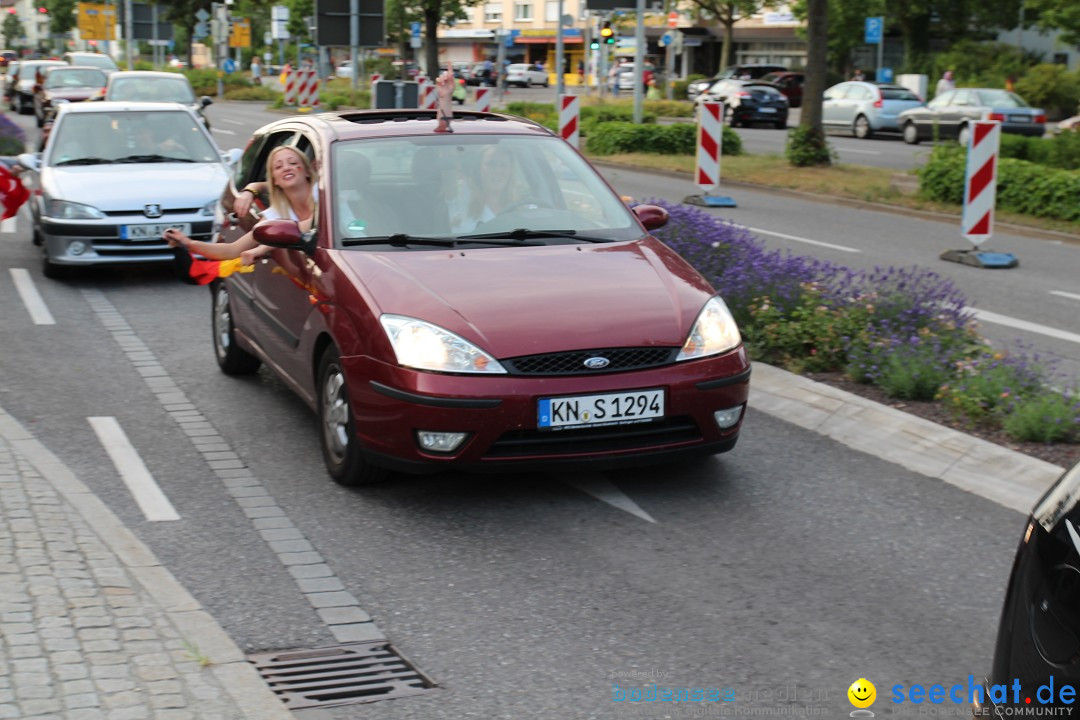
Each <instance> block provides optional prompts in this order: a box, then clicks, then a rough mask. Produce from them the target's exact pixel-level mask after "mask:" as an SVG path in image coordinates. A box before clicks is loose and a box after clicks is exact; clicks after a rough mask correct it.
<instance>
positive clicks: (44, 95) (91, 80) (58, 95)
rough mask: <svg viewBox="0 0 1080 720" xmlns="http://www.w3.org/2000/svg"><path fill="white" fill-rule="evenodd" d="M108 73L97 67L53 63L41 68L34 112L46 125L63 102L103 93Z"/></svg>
mask: <svg viewBox="0 0 1080 720" xmlns="http://www.w3.org/2000/svg"><path fill="white" fill-rule="evenodd" d="M107 81H108V76H107V75H105V73H104V72H103V71H101V70H100V69H98V68H95V67H89V66H87V67H79V66H72V65H50V66H47V67H44V68H42V69H41V73H40V74H39V76H38V82H37V84H36V85H35V86H34V115H35V116H36V117H37V126H38V127H42V126H43V125H44V124H45V123H46V122H48V121H49V120H50V119H51V118H52V116H53V115H54V114H55V113H56V106H57V104H58V103H61V102H82V101H84V100H89V99H90V98H92V97H94V96H96V95H100V94H101V91H102V90H104V88H105V83H106V82H107Z"/></svg>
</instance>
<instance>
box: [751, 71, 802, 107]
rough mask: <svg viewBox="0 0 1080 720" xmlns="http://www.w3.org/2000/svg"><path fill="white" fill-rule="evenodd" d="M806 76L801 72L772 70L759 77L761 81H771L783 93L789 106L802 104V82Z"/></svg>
mask: <svg viewBox="0 0 1080 720" xmlns="http://www.w3.org/2000/svg"><path fill="white" fill-rule="evenodd" d="M805 80H806V76H805V75H804V74H803V73H801V72H773V73H769V74H768V75H765V76H763V77H762V78H761V82H767V83H772V84H773V85H775V86H776V89H777V90H779V91H780V92H782V93H783V94H784V97H786V98H787V99H788V105H789V106H791V107H801V106H802V96H803V83H804V81H805Z"/></svg>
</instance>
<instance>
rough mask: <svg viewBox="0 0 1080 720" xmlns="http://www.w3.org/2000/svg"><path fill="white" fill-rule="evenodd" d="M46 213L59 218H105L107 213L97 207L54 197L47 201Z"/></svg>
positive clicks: (47, 215)
mask: <svg viewBox="0 0 1080 720" xmlns="http://www.w3.org/2000/svg"><path fill="white" fill-rule="evenodd" d="M45 215H46V217H51V218H56V219H58V220H103V219H104V218H105V213H103V212H101V211H100V210H98V209H97V208H96V207H92V206H90V205H82V204H81V203H73V202H68V201H67V200H52V199H48V200H46V201H45Z"/></svg>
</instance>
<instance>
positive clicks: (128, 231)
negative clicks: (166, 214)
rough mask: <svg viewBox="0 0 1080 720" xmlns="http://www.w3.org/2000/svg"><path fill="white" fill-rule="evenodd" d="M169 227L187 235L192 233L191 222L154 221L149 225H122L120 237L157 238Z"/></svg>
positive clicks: (136, 238) (130, 238) (132, 238)
mask: <svg viewBox="0 0 1080 720" xmlns="http://www.w3.org/2000/svg"><path fill="white" fill-rule="evenodd" d="M169 228H176V229H177V230H179V231H180V232H182V233H184V234H185V235H190V234H191V223H152V224H149V225H121V226H120V237H121V238H122V239H124V240H147V239H150V238H154V239H157V238H160V237H161V235H162V233H164V232H165V231H166V230H168V229H169Z"/></svg>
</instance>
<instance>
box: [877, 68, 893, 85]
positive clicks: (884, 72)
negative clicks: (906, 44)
mask: <svg viewBox="0 0 1080 720" xmlns="http://www.w3.org/2000/svg"><path fill="white" fill-rule="evenodd" d="M877 75H878V76H877V80H878V82H883V83H891V82H892V81H893V71H892V68H891V67H883V68H881V69H880V70H878V72H877Z"/></svg>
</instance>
